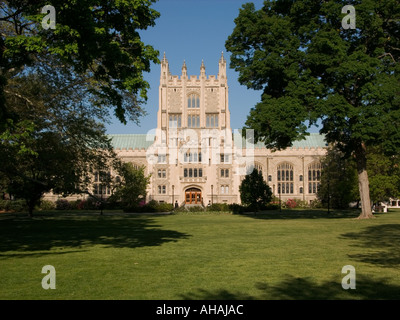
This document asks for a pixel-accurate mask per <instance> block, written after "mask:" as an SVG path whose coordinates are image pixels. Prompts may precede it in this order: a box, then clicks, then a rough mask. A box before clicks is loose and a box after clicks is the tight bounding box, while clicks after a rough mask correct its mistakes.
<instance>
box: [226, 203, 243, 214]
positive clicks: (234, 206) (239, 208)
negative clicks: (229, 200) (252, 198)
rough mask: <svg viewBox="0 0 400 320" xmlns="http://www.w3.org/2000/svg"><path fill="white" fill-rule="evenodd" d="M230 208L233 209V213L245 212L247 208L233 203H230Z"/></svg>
mask: <svg viewBox="0 0 400 320" xmlns="http://www.w3.org/2000/svg"><path fill="white" fill-rule="evenodd" d="M229 210H230V211H232V213H233V214H241V213H244V212H245V210H246V208H245V207H244V206H242V205H240V204H237V203H233V204H230V205H229Z"/></svg>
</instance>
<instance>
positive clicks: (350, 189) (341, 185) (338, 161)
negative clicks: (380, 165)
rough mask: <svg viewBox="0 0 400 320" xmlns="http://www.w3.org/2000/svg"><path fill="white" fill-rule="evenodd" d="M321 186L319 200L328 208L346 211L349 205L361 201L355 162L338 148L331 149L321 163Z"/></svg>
mask: <svg viewBox="0 0 400 320" xmlns="http://www.w3.org/2000/svg"><path fill="white" fill-rule="evenodd" d="M321 164H322V174H321V184H320V188H319V190H318V193H317V195H318V199H319V200H320V201H321V203H322V204H323V205H324V206H325V207H327V206H328V201H329V206H330V207H331V208H335V209H346V208H348V207H349V203H350V202H353V201H358V200H359V193H358V179H357V169H356V166H355V162H354V161H353V159H351V158H346V157H345V156H344V154H343V152H341V151H340V150H339V149H338V148H335V147H329V148H328V152H327V155H326V157H325V158H324V159H323V160H322V161H321Z"/></svg>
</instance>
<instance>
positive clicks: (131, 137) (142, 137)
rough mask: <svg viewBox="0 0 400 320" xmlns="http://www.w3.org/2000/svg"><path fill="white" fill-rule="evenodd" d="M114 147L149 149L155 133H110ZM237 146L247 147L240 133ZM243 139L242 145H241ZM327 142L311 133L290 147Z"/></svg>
mask: <svg viewBox="0 0 400 320" xmlns="http://www.w3.org/2000/svg"><path fill="white" fill-rule="evenodd" d="M108 136H109V137H110V138H111V141H112V144H113V146H114V149H121V150H122V149H126V150H129V149H132V150H134V149H145V150H146V149H148V148H149V147H150V146H151V145H152V144H153V142H154V139H155V135H152V134H109V135H108ZM233 139H234V143H235V145H236V147H242V148H243V147H245V146H246V141H245V139H244V138H243V137H241V136H240V134H237V133H236V134H234V135H233ZM240 141H242V145H240ZM325 147H327V143H326V141H325V136H324V135H321V134H319V133H310V135H309V136H307V137H306V139H305V140H300V141H294V142H293V146H292V147H290V148H325ZM255 148H259V149H263V148H265V145H264V143H263V142H258V143H257V144H256V145H255Z"/></svg>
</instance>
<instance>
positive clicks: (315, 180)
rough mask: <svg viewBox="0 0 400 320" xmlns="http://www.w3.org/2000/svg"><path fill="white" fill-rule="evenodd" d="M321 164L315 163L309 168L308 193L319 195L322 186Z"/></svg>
mask: <svg viewBox="0 0 400 320" xmlns="http://www.w3.org/2000/svg"><path fill="white" fill-rule="evenodd" d="M321 168H322V166H321V163H320V162H318V161H314V162H313V163H311V164H310V165H309V166H308V193H317V192H318V190H319V187H320V184H321Z"/></svg>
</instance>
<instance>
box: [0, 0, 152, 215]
mask: <svg viewBox="0 0 400 320" xmlns="http://www.w3.org/2000/svg"><path fill="white" fill-rule="evenodd" d="M153 2H155V0H121V1H109V0H87V1H79V2H77V1H72V0H67V1H60V0H55V1H52V3H51V5H52V6H54V9H55V13H56V17H55V21H56V23H55V28H54V29H45V28H43V26H42V20H43V19H44V18H45V16H46V14H45V13H42V9H43V7H45V5H47V4H48V3H47V2H46V1H44V0H35V1H20V0H10V1H3V2H2V3H1V4H0V33H1V38H0V154H1V155H2V160H3V162H4V165H2V167H1V168H0V179H1V181H3V183H2V185H4V184H6V185H7V186H6V189H8V191H9V192H12V193H13V194H14V195H17V196H19V197H21V198H24V199H26V200H27V202H28V206H29V208H30V214H32V210H33V207H34V205H35V204H36V203H37V202H38V201H39V200H40V197H41V196H42V195H43V193H44V192H48V191H50V190H53V191H54V192H56V193H62V194H71V193H81V192H85V193H87V192H88V187H89V185H90V183H91V175H92V174H93V173H94V172H97V171H104V170H106V168H107V171H108V170H109V167H113V165H114V164H115V168H117V165H116V163H117V161H116V159H115V154H114V152H113V150H112V145H111V141H110V139H109V138H108V137H107V136H106V134H105V127H104V124H103V123H104V122H107V121H109V119H110V115H111V112H113V113H114V115H115V116H116V117H117V118H118V119H119V120H120V121H121V122H122V123H126V122H127V120H130V121H134V122H138V121H139V118H140V116H142V115H143V114H145V111H144V109H143V108H142V104H143V103H144V102H145V101H146V99H147V89H148V88H149V84H148V83H147V82H146V81H145V80H144V78H143V73H144V72H148V71H150V63H151V62H155V63H157V62H159V60H158V57H157V56H158V52H157V51H156V50H155V49H154V48H153V47H151V46H149V45H145V44H144V43H143V42H142V41H141V38H140V34H139V31H140V30H145V29H146V28H148V27H150V26H153V25H154V24H155V19H156V18H157V17H159V13H158V12H157V11H155V10H153V9H152V8H151V5H152V3H153ZM2 189H4V186H2Z"/></svg>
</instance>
